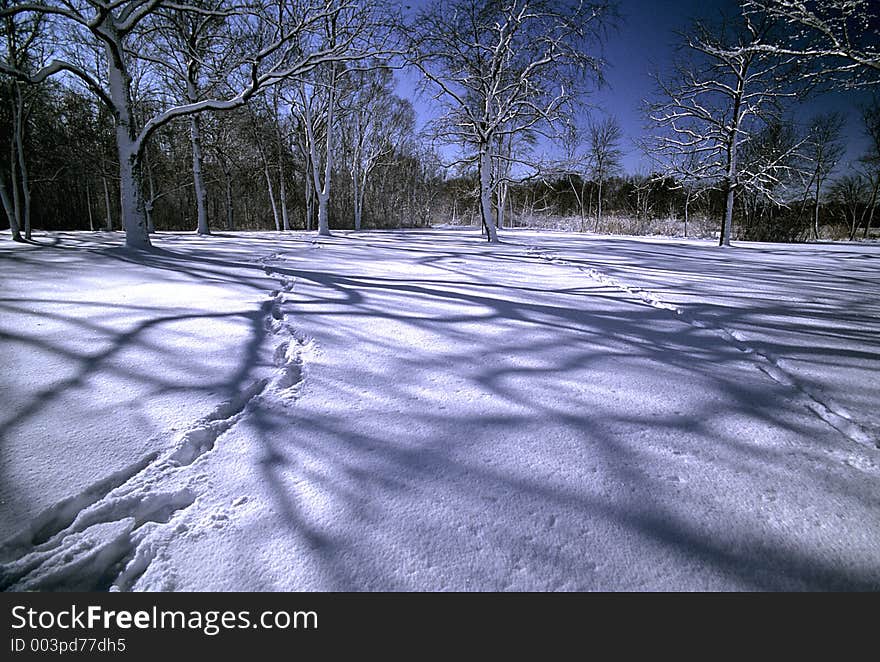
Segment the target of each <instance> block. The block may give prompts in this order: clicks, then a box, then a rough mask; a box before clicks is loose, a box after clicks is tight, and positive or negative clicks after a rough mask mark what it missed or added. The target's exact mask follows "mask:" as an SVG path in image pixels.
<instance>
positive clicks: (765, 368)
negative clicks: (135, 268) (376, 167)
mask: <svg viewBox="0 0 880 662" xmlns="http://www.w3.org/2000/svg"><path fill="white" fill-rule="evenodd" d="M526 253H527V254H529V255H532V256H534V257H537V258H538V259H541V260H544V261H545V262H549V263H551V264H559V265H563V266H568V267H574V268H575V269H577V270H578V271H580V272H581V273H584V274H586V275H587V276H588V277H589V278H591V279H592V280H594V281H596V282H598V283H601V284H602V285H606V286H608V287H613V288H615V289H617V290H619V291H621V292H624V293H625V294H628V295H630V296H634V297H637V298H639V299H640V300H642V301H643V302H644V303H646V304H647V305H649V306H651V307H653V308H659V309H662V310H668V311H670V312H672V313H673V314H675V315H676V316H678V317H679V318H680V319H682V320H683V321H684V322H686V323H687V324H690V325H691V326H693V327H695V328H698V329H703V330H706V331H709V332H711V333H714V334H716V335H719V336H721V337H722V338H723V339H724V340H726V341H727V342H728V343H730V344H731V345H733V346H734V347H736V348H737V349H738V350H740V351H741V352H743V353H744V354H747V355H749V356H750V357H752V359H753V360H754V361H755V364H756V366H757V367H758V369H759V370H761V371H762V372H763V373H764V374H766V375H767V376H768V377H770V378H771V379H772V380H773V381H775V382H777V383H778V384H781V385H783V386H787V387H789V388H792V389H793V390H794V391H795V392H797V393H798V394H799V396H800V397H801V400H802V401H803V404H804V406H805V407H806V408H807V409H808V410H809V411H811V412H812V413H813V414H815V415H816V416H818V417H819V418H820V419H822V420H823V421H824V422H825V423H827V424H828V425H830V426H831V427H833V428H834V429H835V430H837V431H838V432H840V433H841V434H843V435H844V436H845V437H847V438H848V439H850V440H851V441H854V442H856V443H858V444H860V445H862V446H867V447H869V448H872V449H876V448H880V435H878V434H875V433H872V432H871V431H870V430H868V429H866V428H865V427H864V426H862V425H861V424H859V423H857V422H856V421H855V420H853V418H852V415H851V414H850V413H849V412H848V411H847V410H846V409H845V408H844V407H842V406H840V405H839V404H838V403H836V402H834V400H833V399H832V398H830V397H829V396H827V395H826V394H824V393H817V392H815V391H814V390H813V389H811V388H809V387H808V386H806V385H805V384H803V383H801V382H800V381H798V380H797V379H796V378H795V376H794V375H792V374H791V373H789V372H788V371H786V370H785V369H784V368H783V367H782V365H781V362H780V360H779V359H778V358H776V357H775V356H773V355H772V354H770V353H769V352H764V351H760V350H758V349H755V348H754V347H752V346H751V345H750V344H749V343H748V341H747V340H746V338H745V337H744V336H743V335H742V334H740V333H739V332H737V331H731V330H729V329H726V328H724V327H723V326H721V325H718V324H714V323H712V322H709V321H706V320H703V319H697V318H695V317H693V316H692V315H691V314H690V313H689V312H688V311H687V310H685V309H684V308H682V307H681V306H678V305H675V304H671V303H668V302H666V301H663V300H662V299H661V298H660V296H659V295H657V294H656V293H655V292H651V291H649V290H644V289H641V288H638V287H632V286H630V285H627V284H625V283H623V282H622V281H620V280H618V279H617V278H614V277H613V276H609V275H608V274H605V273H602V272H601V271H599V270H597V269H595V268H593V267H582V266H580V265H579V264H575V263H573V262H569V261H567V260H564V259H561V258H558V257H555V256H553V255H552V254H550V253H549V252H547V251H546V250H544V249H542V248H539V247H534V246H529V247H527V248H526ZM852 460H853V458H847V459H846V460H845V461H847V463H849V464H852ZM856 464H857V466H862V464H864V463H859V462H857V463H856ZM874 466H875V465H873V464H872V465H871V468H874Z"/></svg>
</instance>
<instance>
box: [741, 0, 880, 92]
mask: <svg viewBox="0 0 880 662" xmlns="http://www.w3.org/2000/svg"><path fill="white" fill-rule="evenodd" d="M743 5H744V8H745V10H746V11H747V12H749V13H751V14H753V15H763V16H767V17H770V18H772V19H774V20H778V21H781V22H783V23H784V24H785V25H786V26H787V27H788V30H787V31H785V32H783V33H779V34H777V35H775V36H774V38H773V39H769V40H767V41H763V42H758V43H753V44H749V47H750V48H751V49H752V50H754V51H760V52H765V53H775V54H779V55H789V56H796V57H798V58H801V60H802V61H803V62H805V63H808V64H810V65H811V66H810V67H809V68H808V69H807V70H806V74H807V75H808V76H809V77H810V78H814V79H816V80H826V81H827V80H831V81H834V82H838V83H842V84H843V85H845V86H847V87H860V86H874V85H880V29H878V22H880V6H878V4H877V2H876V0H821V2H804V0H746V2H744V3H743Z"/></svg>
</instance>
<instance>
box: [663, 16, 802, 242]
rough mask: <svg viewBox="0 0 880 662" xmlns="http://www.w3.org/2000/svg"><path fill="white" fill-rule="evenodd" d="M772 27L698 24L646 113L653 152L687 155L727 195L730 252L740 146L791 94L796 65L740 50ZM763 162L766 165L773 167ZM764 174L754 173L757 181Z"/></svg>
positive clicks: (725, 229) (745, 21)
mask: <svg viewBox="0 0 880 662" xmlns="http://www.w3.org/2000/svg"><path fill="white" fill-rule="evenodd" d="M773 27H774V26H773V23H772V21H770V20H763V21H762V22H761V23H754V22H753V21H752V20H750V18H749V17H748V16H744V17H738V18H737V19H735V20H734V21H729V20H726V21H724V22H722V24H720V25H718V26H716V27H710V26H709V25H707V24H706V23H703V22H699V21H698V22H697V23H695V25H694V28H693V30H692V31H690V32H689V33H688V34H687V35H683V36H684V39H685V43H686V45H687V47H688V49H689V53H690V59H689V61H687V62H684V63H679V64H678V65H677V67H676V75H675V77H674V78H673V79H672V80H671V81H665V80H663V79H662V78H659V77H658V84H659V86H660V92H661V99H660V101H658V102H657V103H655V104H653V105H652V106H651V107H650V109H649V116H650V117H651V119H652V120H653V121H654V122H655V123H656V125H657V128H658V129H659V132H658V134H657V135H656V141H655V143H654V145H655V146H654V148H655V149H656V150H657V152H658V153H660V154H664V155H666V156H667V157H668V158H669V159H679V158H682V157H684V158H685V159H686V158H687V156H688V155H689V154H694V155H695V156H696V158H695V164H696V167H697V169H696V170H695V171H694V173H693V174H694V175H695V176H699V177H700V178H703V179H706V178H709V179H713V180H716V181H718V182H720V183H721V186H723V189H724V191H725V194H726V204H725V212H724V216H723V217H722V223H721V233H720V241H719V245H721V246H729V245H730V238H731V228H732V224H733V210H734V198H735V195H736V191H737V189H738V188H740V187H741V186H743V185H744V183H745V182H744V181H743V180H742V177H741V174H742V172H741V171H742V167H741V164H740V161H739V155H740V150H741V148H742V146H743V145H744V144H745V143H747V142H748V141H750V140H752V139H753V137H754V136H755V135H756V134H757V133H758V132H759V131H760V130H761V128H762V127H763V126H766V125H767V124H769V123H772V122H773V121H775V120H777V118H778V117H779V114H780V105H781V102H782V101H783V100H784V99H786V98H792V97H794V96H796V92H795V91H794V90H793V89H792V81H793V70H794V69H795V67H796V58H794V57H793V56H790V57H782V58H780V57H777V56H776V55H775V54H767V53H763V52H760V51H752V50H749V49H748V48H744V45H745V46H747V45H749V44H757V43H763V41H764V40H765V39H766V38H767V36H768V35H770V34H772V30H773ZM772 165H773V162H769V163H768V166H772ZM764 174H766V171H764V172H761V171H753V172H751V173H750V179H752V180H753V181H756V180H758V179H759V178H760V177H761V176H763V175H764Z"/></svg>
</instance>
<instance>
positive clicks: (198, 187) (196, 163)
mask: <svg viewBox="0 0 880 662" xmlns="http://www.w3.org/2000/svg"><path fill="white" fill-rule="evenodd" d="M192 97H193V95H192V94H191V95H190V99H191V100H194V99H193V98H192ZM189 140H190V144H191V145H192V168H193V186H194V187H195V196H196V218H197V219H198V220H197V226H196V232H197V233H198V234H200V235H204V234H211V228H210V227H209V226H208V191H207V190H206V188H205V178H204V174H203V172H202V164H203V163H204V156H203V154H202V129H201V121H200V120H199V116H198V115H192V116H191V117H190V118H189Z"/></svg>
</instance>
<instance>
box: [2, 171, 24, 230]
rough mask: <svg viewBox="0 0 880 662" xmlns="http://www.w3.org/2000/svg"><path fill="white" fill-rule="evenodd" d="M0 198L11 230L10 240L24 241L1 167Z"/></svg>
mask: <svg viewBox="0 0 880 662" xmlns="http://www.w3.org/2000/svg"><path fill="white" fill-rule="evenodd" d="M13 167H14V166H13ZM0 199H2V201H3V210H4V211H5V212H6V218H7V219H9V229H10V230H11V231H12V240H13V241H24V240H23V239H22V237H21V230H20V229H19V225H18V219H16V218H15V207H14V205H13V202H12V200H11V199H10V198H9V191H8V190H7V189H6V176H5V175H4V174H3V169H2V168H0Z"/></svg>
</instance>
